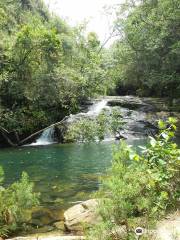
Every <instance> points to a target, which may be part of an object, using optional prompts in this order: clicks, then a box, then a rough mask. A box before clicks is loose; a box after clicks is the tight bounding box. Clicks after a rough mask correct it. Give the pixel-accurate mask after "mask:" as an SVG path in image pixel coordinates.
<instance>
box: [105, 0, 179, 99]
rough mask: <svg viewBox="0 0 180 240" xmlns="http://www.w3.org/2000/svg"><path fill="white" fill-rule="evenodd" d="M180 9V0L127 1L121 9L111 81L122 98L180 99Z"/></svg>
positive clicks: (117, 22) (113, 50)
mask: <svg viewBox="0 0 180 240" xmlns="http://www.w3.org/2000/svg"><path fill="white" fill-rule="evenodd" d="M179 9H180V2H179V1H178V0H146V1H144V0H139V1H138V0H137V1H133V0H127V1H125V3H124V4H122V5H120V6H118V7H117V10H116V11H117V17H116V21H115V26H114V32H115V33H116V34H117V36H118V40H117V41H116V43H114V45H113V46H112V47H111V49H110V55H111V62H110V64H109V77H110V79H111V81H112V79H113V80H114V81H115V82H116V85H117V90H118V93H119V94H137V95H140V96H160V97H171V98H173V97H179V96H180V75H179V74H180V72H179V69H180V66H179V63H180V42H179V39H180V15H179ZM112 63H113V64H112Z"/></svg>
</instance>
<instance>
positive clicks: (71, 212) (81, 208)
mask: <svg viewBox="0 0 180 240" xmlns="http://www.w3.org/2000/svg"><path fill="white" fill-rule="evenodd" d="M97 206H98V200H97V199H90V200H88V201H85V202H82V203H80V204H77V205H75V206H73V207H71V208H69V209H68V210H67V211H65V213H64V224H65V227H66V229H67V230H68V231H78V232H81V231H83V227H84V225H94V224H96V223H98V222H99V221H100V220H101V218H100V216H99V215H98V214H97Z"/></svg>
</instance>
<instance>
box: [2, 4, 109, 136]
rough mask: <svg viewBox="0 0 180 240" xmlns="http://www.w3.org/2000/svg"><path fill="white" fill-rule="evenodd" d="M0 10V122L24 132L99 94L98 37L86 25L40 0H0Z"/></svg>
mask: <svg viewBox="0 0 180 240" xmlns="http://www.w3.org/2000/svg"><path fill="white" fill-rule="evenodd" d="M0 13H1V14H0V15H1V16H0V33H1V35H2V38H1V40H0V104H1V105H2V108H3V109H4V111H3V112H2V113H1V116H0V118H1V119H2V120H1V126H2V127H4V128H7V129H8V130H10V131H12V130H14V131H16V132H18V133H20V134H22V135H23V136H24V135H28V134H30V133H32V132H33V131H36V130H38V129H39V128H42V127H44V126H46V125H48V124H50V123H52V122H56V121H59V120H61V119H62V118H63V117H64V116H65V115H67V114H70V113H74V112H76V111H77V110H78V108H79V105H80V103H81V102H82V101H83V100H84V99H87V98H89V97H92V96H94V95H95V94H104V92H105V91H106V88H107V84H106V83H105V82H106V80H105V79H106V78H105V70H104V69H102V67H101V64H102V56H101V54H99V53H98V48H99V47H100V42H99V40H98V37H97V35H96V34H95V33H93V32H91V33H89V35H88V36H87V37H85V25H82V26H79V27H76V28H72V27H70V26H68V24H67V23H66V22H65V21H63V20H62V19H60V18H58V17H57V16H51V15H50V14H49V12H48V10H47V9H46V7H45V5H44V4H43V1H41V0H38V1H35V0H26V1H20V0H15V1H8V2H6V1H5V0H2V1H1V3H0ZM104 83H105V84H104ZM38 112H39V113H40V114H38ZM37 115H38V118H37V119H36V116H37ZM27 119H28V121H27ZM36 120H37V121H36ZM13 122H14V123H13ZM26 122H27V124H26ZM40 122H41V125H40V124H39V123H40Z"/></svg>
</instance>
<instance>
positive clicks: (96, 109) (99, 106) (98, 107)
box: [87, 99, 107, 116]
mask: <svg viewBox="0 0 180 240" xmlns="http://www.w3.org/2000/svg"><path fill="white" fill-rule="evenodd" d="M106 105H107V100H105V99H103V100H101V101H100V102H97V103H95V104H93V105H92V106H91V107H90V108H89V111H88V112H87V114H88V115H95V116H97V115H98V114H100V112H101V111H102V110H103V108H105V107H106Z"/></svg>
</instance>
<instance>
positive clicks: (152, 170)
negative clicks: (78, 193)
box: [88, 118, 180, 240]
mask: <svg viewBox="0 0 180 240" xmlns="http://www.w3.org/2000/svg"><path fill="white" fill-rule="evenodd" d="M175 122H176V121H175V119H173V118H169V120H168V122H167V123H164V122H162V121H160V122H159V127H160V128H161V132H160V134H159V135H158V136H157V137H156V138H152V137H151V138H150V141H149V145H148V146H147V147H143V150H142V153H141V154H140V155H139V154H137V153H136V152H134V151H133V150H132V148H131V147H130V146H127V145H126V144H125V143H124V142H121V143H120V145H119V146H118V147H116V150H115V152H114V161H113V165H112V169H111V171H110V174H109V176H107V177H106V178H105V179H104V180H103V181H102V187H101V189H100V192H99V193H98V197H99V198H101V205H100V209H99V212H100V215H101V216H102V219H103V221H102V223H101V224H99V225H97V226H96V227H95V228H94V229H92V230H91V231H90V232H89V238H88V239H93V240H112V239H113V240H114V239H117V240H118V239H135V236H134V229H135V228H136V227H138V226H141V227H144V228H147V229H148V228H151V227H152V226H153V224H154V223H155V222H156V220H158V219H159V218H161V217H162V216H163V215H164V214H166V213H167V212H168V211H170V210H175V209H176V207H177V206H178V201H179V199H180V149H178V148H177V145H176V144H175V143H174V142H173V141H172V137H173V136H174V131H175V129H176V126H175ZM122 225H124V226H125V227H126V234H127V235H125V236H122V231H120V230H118V229H120V227H121V226H122Z"/></svg>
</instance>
